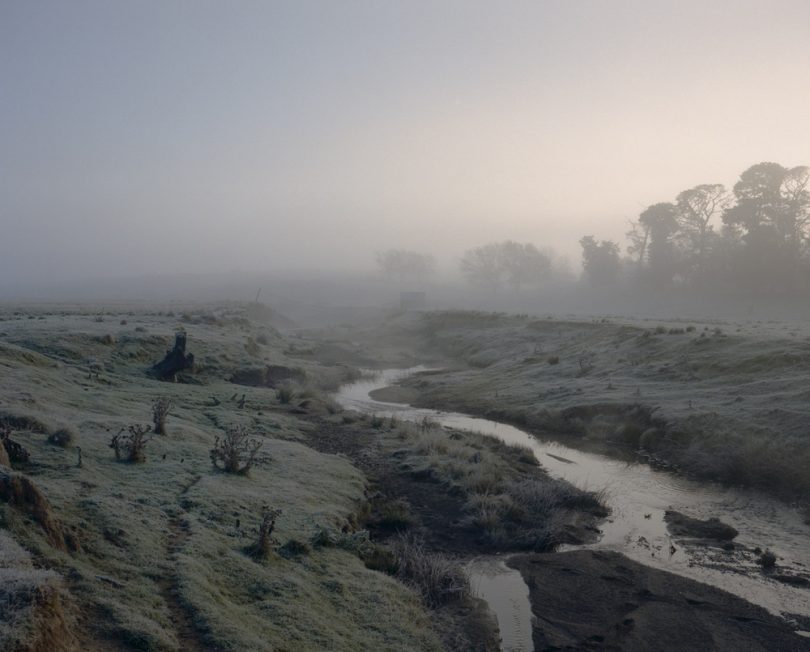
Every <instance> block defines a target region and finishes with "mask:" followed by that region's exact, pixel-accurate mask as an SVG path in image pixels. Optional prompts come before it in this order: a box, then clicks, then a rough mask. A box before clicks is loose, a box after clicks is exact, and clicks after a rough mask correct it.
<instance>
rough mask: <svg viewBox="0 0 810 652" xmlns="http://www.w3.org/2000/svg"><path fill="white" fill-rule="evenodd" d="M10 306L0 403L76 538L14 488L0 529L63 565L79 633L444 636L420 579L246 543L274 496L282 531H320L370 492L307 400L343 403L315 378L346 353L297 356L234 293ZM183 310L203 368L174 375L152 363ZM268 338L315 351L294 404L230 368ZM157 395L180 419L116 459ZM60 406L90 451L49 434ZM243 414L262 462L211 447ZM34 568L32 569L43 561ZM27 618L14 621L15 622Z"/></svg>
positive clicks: (290, 536)
mask: <svg viewBox="0 0 810 652" xmlns="http://www.w3.org/2000/svg"><path fill="white" fill-rule="evenodd" d="M14 312H15V311H6V312H4V313H2V314H0V318H1V319H2V321H0V373H2V376H3V384H2V388H0V401H1V402H2V406H1V407H2V410H3V413H4V414H8V415H12V416H15V417H19V418H22V417H23V416H25V417H26V418H29V419H31V421H30V422H28V423H27V424H26V423H22V422H20V423H17V425H16V426H15V432H14V438H15V440H16V441H18V442H20V443H22V444H23V445H24V446H25V447H26V448H27V449H28V450H29V452H30V453H31V459H32V463H31V464H30V465H29V466H27V467H25V468H20V469H19V470H21V471H23V472H25V473H27V474H29V475H30V476H31V478H32V479H33V481H34V482H35V483H36V484H37V486H38V487H39V489H40V490H41V491H42V493H43V494H44V495H45V496H46V497H47V500H48V502H49V503H50V506H51V508H52V512H53V514H54V515H55V517H56V518H57V519H58V521H59V522H60V523H61V524H62V525H63V526H64V527H65V528H66V529H68V530H70V531H71V532H73V533H74V534H75V536H76V538H77V539H78V541H79V543H80V546H81V548H80V550H79V551H77V552H73V553H70V552H63V551H58V550H55V549H54V548H52V547H51V546H50V545H49V544H48V542H47V541H46V540H45V538H44V536H43V534H42V532H41V530H40V529H39V528H38V527H37V526H36V525H35V524H34V523H33V522H32V521H31V520H30V519H29V518H27V517H26V516H25V515H24V514H22V513H21V512H20V511H19V510H16V509H14V508H12V507H11V506H8V505H0V528H2V529H0V535H2V536H10V537H12V538H13V539H14V540H15V541H18V542H20V543H21V544H22V545H23V546H24V547H25V548H27V549H28V550H30V551H32V552H33V553H34V554H35V555H36V556H37V558H38V559H40V560H41V562H42V564H43V565H44V566H47V567H49V568H50V569H52V571H37V572H42V573H45V574H46V575H47V577H46V576H45V575H43V578H45V579H48V578H50V579H48V581H52V580H53V581H57V580H58V581H62V582H64V584H65V586H66V590H67V591H68V594H67V595H68V600H69V602H70V603H71V609H70V610H69V612H70V613H71V614H74V615H75V614H79V615H81V614H85V615H87V618H85V619H83V622H84V624H83V626H82V627H81V628H79V627H76V624H75V623H74V629H75V630H76V633H77V636H79V638H80V639H81V640H80V647H81V649H88V650H93V649H110V648H111V647H114V646H119V645H123V646H125V647H127V646H128V647H131V648H137V649H146V650H183V649H188V648H189V644H188V640H187V638H188V637H189V636H193V637H195V638H197V639H198V640H197V644H198V645H203V646H205V645H217V646H219V647H221V648H222V649H228V650H268V649H289V650H292V649H295V650H320V649H334V650H356V649H387V650H414V649H420V650H431V649H439V648H440V642H439V640H440V639H439V636H438V635H437V634H436V633H435V631H434V629H433V626H432V624H431V621H430V618H429V615H428V614H427V612H426V611H425V608H424V606H423V605H422V603H421V601H420V598H419V596H418V595H417V594H415V593H414V592H413V591H412V590H410V589H409V588H408V587H407V586H405V585H404V584H403V583H402V582H399V581H397V580H396V579H395V578H392V577H389V576H388V575H386V574H384V573H381V572H376V571H373V570H369V569H368V568H366V566H365V565H364V564H363V561H362V560H361V559H360V558H359V557H358V556H357V555H356V554H354V553H352V552H351V551H347V550H344V549H341V548H311V549H310V548H308V547H303V548H302V547H296V546H288V548H289V549H290V550H293V549H295V550H298V551H299V553H300V554H295V555H289V556H286V555H281V554H273V555H271V556H270V557H269V558H268V559H266V560H261V561H258V560H256V559H255V558H254V557H253V556H252V555H250V554H249V553H248V552H246V551H247V550H249V548H250V546H251V545H252V544H254V543H255V540H256V531H257V528H258V526H259V524H260V522H261V519H262V514H263V513H264V511H265V510H266V509H267V508H279V509H281V510H282V514H281V515H280V516H279V517H278V519H277V523H276V528H275V531H274V532H273V536H274V537H275V538H276V539H277V541H278V544H279V546H283V545H284V544H285V543H288V542H290V541H303V542H306V541H309V540H310V538H311V537H312V536H313V534H314V533H316V532H317V531H318V530H319V529H320V528H329V529H334V530H339V529H340V528H341V527H342V526H343V525H345V524H346V523H347V522H349V520H350V517H351V515H352V514H353V513H354V512H355V511H356V510H357V509H358V508H359V507H360V505H361V504H362V503H363V502H364V500H365V498H364V490H365V482H366V481H365V478H364V477H363V475H362V474H361V473H360V472H359V471H358V470H357V469H356V468H355V467H354V466H352V465H351V463H350V462H349V461H348V460H347V459H346V458H343V457H338V456H333V455H327V454H321V453H318V452H316V451H314V450H312V449H310V448H308V447H307V446H305V445H303V444H302V443H301V441H302V440H303V439H304V438H305V433H306V429H307V428H309V427H311V426H310V425H309V424H308V423H307V422H305V421H302V420H301V419H300V418H299V416H298V415H297V412H301V411H304V412H306V411H317V413H318V414H322V415H323V416H324V417H325V418H330V410H329V405H330V403H329V402H328V400H326V398H325V397H324V396H323V395H322V394H321V393H320V392H319V390H318V389H317V387H318V386H320V385H322V384H323V385H326V386H329V385H330V383H331V382H332V381H331V380H329V378H330V377H331V376H330V374H333V373H345V371H341V370H338V371H335V370H330V369H325V368H321V367H319V366H318V365H317V364H316V363H315V362H313V361H302V360H299V359H291V358H288V357H287V356H286V354H285V353H284V351H285V350H286V349H287V343H286V341H285V340H284V339H283V338H282V337H281V336H280V335H279V334H278V332H277V331H275V329H273V328H272V327H271V326H270V325H267V324H259V323H257V322H255V321H253V320H251V319H248V318H243V316H240V315H239V314H236V313H229V312H228V311H227V310H223V311H210V310H207V309H206V310H192V309H189V310H188V312H187V314H186V316H185V317H184V316H183V313H182V312H180V311H179V310H176V311H174V314H172V315H169V314H166V313H167V312H168V311H166V310H164V311H162V313H163V314H156V313H147V312H146V311H144V310H142V309H132V310H129V309H127V310H123V311H107V312H105V314H104V315H103V317H102V319H101V321H98V311H96V310H94V311H89V310H88V311H84V312H82V311H76V310H65V311H64V314H54V313H53V312H48V311H47V310H46V309H43V310H41V311H40V312H38V313H36V314H37V315H38V316H42V317H44V319H28V318H27V313H23V314H20V315H15V314H13V313H14ZM123 322H126V323H123ZM178 327H183V328H185V330H186V331H187V334H188V350H189V351H191V352H192V353H194V354H195V357H196V359H197V362H198V365H199V371H198V373H196V374H195V375H194V378H196V379H197V380H198V381H199V382H200V383H201V384H183V383H161V382H158V381H156V380H153V379H151V378H149V377H148V376H147V374H146V373H145V371H146V369H147V367H148V366H149V365H150V364H151V363H153V362H156V361H157V360H159V359H160V358H161V357H162V356H163V355H164V353H165V352H166V349H167V348H170V346H171V344H172V341H173V333H174V331H175V329H176V328H178ZM108 334H109V335H110V337H109V338H108V337H105V336H106V335H108ZM257 356H258V359H260V360H261V361H262V362H263V363H267V364H277V365H288V366H291V367H292V366H294V367H296V368H300V369H302V370H303V371H304V373H305V374H306V375H307V378H308V384H310V385H311V386H312V387H315V388H316V389H311V388H310V389H306V388H304V389H303V391H302V392H301V393H298V395H297V396H296V397H295V398H293V399H292V401H291V402H290V403H289V404H283V403H281V402H280V401H279V400H278V399H277V397H276V395H275V392H273V391H272V390H270V389H266V388H253V387H243V386H235V385H233V384H231V383H229V382H227V380H226V378H227V375H228V373H229V371H232V370H234V369H238V368H239V367H240V366H245V365H248V364H255V363H256V360H257ZM320 374H324V375H325V376H326V380H325V381H324V382H323V383H321V382H320ZM243 394H244V396H245V404H244V407H242V408H240V407H239V406H238V403H239V399H240V398H241V397H242V395H243ZM302 394H304V395H303V396H302ZM159 398H166V399H167V400H171V402H172V405H173V409H172V411H171V415H170V416H169V421H168V429H167V432H168V434H167V435H165V436H160V437H154V438H153V439H152V440H151V441H150V442H149V444H148V445H147V446H146V448H145V461H144V463H142V464H138V465H129V464H123V463H117V462H116V461H115V459H114V455H113V451H112V450H111V449H110V448H109V442H110V439H111V436H112V435H114V434H115V433H116V432H118V431H119V430H120V429H121V428H123V427H127V426H129V425H131V424H141V425H144V426H145V425H147V424H149V423H150V422H151V416H152V415H151V405H152V402H153V401H155V400H156V399H159ZM304 401H306V403H304ZM331 418H335V419H339V418H340V417H339V415H336V416H334V417H331ZM32 424H33V425H32ZM36 424H41V426H42V427H38V426H37V425H36ZM58 424H69V427H70V428H71V429H72V430H73V431H74V432H75V437H73V440H74V443H75V444H78V445H79V446H80V447H81V453H82V465H81V467H79V466H78V465H77V460H78V451H77V449H76V447H75V446H69V447H65V448H62V447H60V446H54V445H52V444H49V443H48V434H49V433H51V432H53V430H54V429H55V427H57V425H58ZM237 424H238V425H242V426H244V427H245V428H247V429H249V430H250V432H251V433H252V436H254V437H256V438H258V439H260V440H261V441H262V447H261V450H260V452H259V454H258V455H257V458H256V463H255V464H254V466H253V468H252V469H251V474H250V476H249V477H245V476H238V475H232V474H226V473H223V472H221V471H218V470H217V469H215V468H214V467H213V466H212V464H211V461H210V459H209V451H210V449H211V448H212V446H213V444H214V439H215V436H216V435H218V434H219V435H221V434H222V432H223V429H224V428H225V427H227V426H229V425H237ZM8 572H12V571H10V570H8V569H6V568H2V569H0V573H8ZM13 572H14V573H19V572H22V571H18V570H14V571H13ZM33 572H34V571H27V570H26V571H25V572H23V575H24V576H25V577H29V578H30V579H31V580H32V581H33V580H37V581H39V579H42V578H39V576H37V577H34V575H33V574H32V573H33ZM21 577H22V576H21ZM60 577H61V578H62V579H61V580H59V578H60ZM7 579H8V578H7ZM15 582H16V580H15ZM5 585H6V586H11V585H12V583H11V582H10V581H9V582H6V583H5ZM178 614H181V615H180V616H178ZM178 617H180V619H181V621H180V623H179V624H178V620H177V619H178ZM22 620H23V621H24V620H25V619H24V618H23V619H22ZM184 621H187V622H186V623H185V625H186V626H184V625H183V622H184ZM4 626H5V625H4ZM25 626H26V625H25V623H24V622H22V621H20V622H16V623H15V624H14V628H16V629H15V631H17V632H18V633H19V632H20V631H23V629H24V627H25ZM9 627H11V626H9ZM21 628H22V629H21ZM3 631H4V630H3ZM110 642H112V643H110Z"/></svg>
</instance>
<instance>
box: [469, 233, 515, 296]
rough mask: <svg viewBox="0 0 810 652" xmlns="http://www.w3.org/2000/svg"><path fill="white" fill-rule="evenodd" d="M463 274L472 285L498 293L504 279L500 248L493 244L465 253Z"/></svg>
mask: <svg viewBox="0 0 810 652" xmlns="http://www.w3.org/2000/svg"><path fill="white" fill-rule="evenodd" d="M461 273H462V274H464V276H465V278H466V279H467V281H468V282H469V283H470V284H471V285H478V286H481V287H485V288H488V289H489V290H492V292H497V290H498V289H499V288H500V286H501V283H503V277H504V269H503V265H502V264H501V250H500V247H499V246H498V245H497V244H496V243H494V242H493V243H490V244H486V245H482V246H480V247H476V248H475V249H469V250H468V251H465V252H464V256H463V257H462V258H461Z"/></svg>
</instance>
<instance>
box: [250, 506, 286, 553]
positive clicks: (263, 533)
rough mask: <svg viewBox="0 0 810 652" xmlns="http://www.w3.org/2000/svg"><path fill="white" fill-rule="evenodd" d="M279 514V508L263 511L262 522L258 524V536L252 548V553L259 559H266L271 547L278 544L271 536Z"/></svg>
mask: <svg viewBox="0 0 810 652" xmlns="http://www.w3.org/2000/svg"><path fill="white" fill-rule="evenodd" d="M279 516H281V510H280V509H269V510H266V511H265V513H264V517H263V518H262V523H261V525H260V526H259V538H258V540H257V541H256V546H255V547H254V548H253V555H254V556H255V557H259V558H261V559H266V558H267V557H268V556H269V555H270V553H271V552H272V550H273V548H274V547H275V546H277V545H278V541H276V540H275V539H274V538H273V530H274V529H275V527H276V519H277V518H278V517H279Z"/></svg>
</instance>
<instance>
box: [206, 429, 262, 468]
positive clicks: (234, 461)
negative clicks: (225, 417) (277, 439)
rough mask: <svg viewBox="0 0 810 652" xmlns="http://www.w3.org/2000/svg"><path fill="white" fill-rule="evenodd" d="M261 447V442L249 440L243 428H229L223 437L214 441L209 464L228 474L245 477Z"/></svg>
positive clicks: (248, 435)
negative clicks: (237, 474)
mask: <svg viewBox="0 0 810 652" xmlns="http://www.w3.org/2000/svg"><path fill="white" fill-rule="evenodd" d="M261 447H262V442H260V441H259V440H258V439H253V438H251V437H250V434H249V433H248V431H247V429H246V428H245V427H244V426H230V427H229V428H226V429H225V436H224V437H221V438H220V437H217V438H216V439H215V440H214V447H213V448H212V449H211V463H212V464H213V465H214V466H215V467H216V468H218V469H222V470H223V471H226V472H228V473H239V474H242V475H245V474H247V473H248V472H249V471H250V467H251V466H253V461H254V459H255V457H256V453H258V452H259V449H260V448H261Z"/></svg>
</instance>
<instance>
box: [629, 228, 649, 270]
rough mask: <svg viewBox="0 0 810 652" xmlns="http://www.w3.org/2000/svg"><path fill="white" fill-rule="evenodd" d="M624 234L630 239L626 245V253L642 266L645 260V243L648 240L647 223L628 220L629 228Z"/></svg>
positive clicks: (647, 242)
mask: <svg viewBox="0 0 810 652" xmlns="http://www.w3.org/2000/svg"><path fill="white" fill-rule="evenodd" d="M625 235H626V236H627V239H628V240H629V241H630V244H629V245H627V253H628V254H630V255H631V256H632V257H633V258H634V260H635V262H636V264H637V266H638V267H639V268H642V267H643V266H644V263H645V262H646V257H647V245H648V244H649V242H650V227H649V225H647V224H642V223H641V222H634V221H633V220H630V230H629V231H628V232H627V233H626V234H625Z"/></svg>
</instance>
